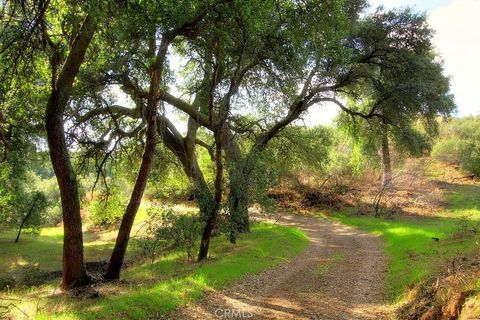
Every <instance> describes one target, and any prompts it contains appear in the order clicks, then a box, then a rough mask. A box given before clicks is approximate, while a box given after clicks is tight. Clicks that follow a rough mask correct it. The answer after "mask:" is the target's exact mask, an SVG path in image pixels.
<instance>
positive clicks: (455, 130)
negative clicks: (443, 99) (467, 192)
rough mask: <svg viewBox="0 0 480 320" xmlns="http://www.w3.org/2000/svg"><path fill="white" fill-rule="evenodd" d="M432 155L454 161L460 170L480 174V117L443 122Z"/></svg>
mask: <svg viewBox="0 0 480 320" xmlns="http://www.w3.org/2000/svg"><path fill="white" fill-rule="evenodd" d="M432 156H433V157H434V158H436V159H438V160H440V161H444V162H448V163H455V164H458V165H459V166H460V168H461V169H462V170H465V171H468V172H471V173H473V174H475V175H477V176H480V117H467V118H459V119H453V120H451V121H449V122H446V123H443V124H442V126H441V128H440V138H439V139H438V140H437V142H436V143H435V145H434V146H433V150H432Z"/></svg>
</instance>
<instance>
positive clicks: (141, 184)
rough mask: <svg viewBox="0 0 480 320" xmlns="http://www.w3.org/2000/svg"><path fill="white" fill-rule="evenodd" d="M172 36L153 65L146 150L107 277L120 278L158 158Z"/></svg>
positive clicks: (163, 45)
mask: <svg viewBox="0 0 480 320" xmlns="http://www.w3.org/2000/svg"><path fill="white" fill-rule="evenodd" d="M171 40H172V39H171V38H170V37H166V36H164V38H163V39H162V41H161V43H160V47H159V49H158V54H157V58H156V61H155V63H154V64H153V65H152V67H151V69H152V70H151V74H150V92H149V102H148V108H147V110H148V111H147V131H146V134H145V149H144V151H143V156H142V162H141V164H140V169H139V170H138V175H137V179H136V181H135V185H134V187H133V191H132V194H131V196H130V201H129V202H128V205H127V208H126V210H125V213H124V214H123V218H122V223H121V224H120V229H119V231H118V235H117V239H116V241H115V247H114V248H113V252H112V255H111V257H110V262H109V264H108V269H107V273H106V274H105V275H104V277H105V279H107V280H116V279H119V278H120V271H121V269H122V265H123V261H124V259H125V253H126V251H127V247H128V242H129V240H130V232H131V231H132V226H133V222H134V220H135V216H136V215H137V212H138V208H139V207H140V203H141V202H142V197H143V193H144V191H145V187H146V185H147V181H148V176H149V174H150V170H151V168H152V163H153V160H154V158H155V147H156V134H157V106H158V99H159V94H158V92H159V88H160V86H159V81H160V79H161V74H162V71H163V64H164V60H165V56H166V54H167V49H168V46H169V45H170V41H171Z"/></svg>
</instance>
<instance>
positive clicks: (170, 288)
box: [11, 224, 308, 319]
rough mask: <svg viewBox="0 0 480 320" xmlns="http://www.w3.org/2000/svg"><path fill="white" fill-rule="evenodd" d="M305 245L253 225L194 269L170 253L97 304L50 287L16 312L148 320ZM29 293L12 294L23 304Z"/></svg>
mask: <svg viewBox="0 0 480 320" xmlns="http://www.w3.org/2000/svg"><path fill="white" fill-rule="evenodd" d="M307 245H308V239H307V237H306V235H305V234H304V233H303V232H301V231H300V230H298V229H295V228H289V227H283V226H278V225H275V226H272V225H269V224H256V225H254V226H253V227H252V232H251V233H249V234H247V235H243V236H242V237H241V238H240V239H239V242H238V244H237V245H231V244H229V243H228V241H227V239H226V238H225V237H223V236H220V237H216V238H214V239H213V241H212V244H211V254H212V256H211V258H210V260H209V261H208V262H206V263H203V264H197V263H192V262H188V261H186V260H185V258H184V255H183V254H181V253H178V252H177V253H171V254H168V255H167V256H165V257H162V258H161V259H159V260H158V261H156V262H155V263H154V264H146V265H142V266H137V267H134V268H131V269H129V270H127V271H126V272H125V273H124V275H123V278H124V280H125V282H121V283H118V284H115V285H112V286H114V287H113V288H111V291H112V292H109V291H108V286H107V289H105V290H106V292H107V294H105V295H103V296H102V297H101V298H99V299H94V300H89V301H81V302H79V301H75V299H71V298H68V297H65V296H55V295H53V296H52V295H51V291H52V289H53V285H44V286H42V287H40V288H36V289H34V290H33V292H31V293H28V294H29V295H30V296H31V297H33V298H30V299H29V300H27V301H26V300H25V299H24V300H23V301H22V302H21V303H20V304H19V307H20V308H21V309H22V310H24V311H25V312H27V313H28V314H30V315H32V316H33V318H37V319H118V318H128V319H151V318H155V317H157V316H159V315H161V314H165V313H167V312H169V311H171V310H173V309H175V308H177V307H179V306H182V305H184V304H186V303H188V302H190V301H193V300H195V299H197V298H199V297H200V296H201V295H202V294H203V293H204V292H205V290H209V289H218V288H221V287H222V286H224V285H226V284H228V283H230V282H232V281H233V280H236V279H239V278H241V277H243V276H245V275H246V274H250V273H256V272H259V271H261V270H263V269H266V268H269V267H272V266H274V265H276V264H279V263H281V262H283V261H285V260H287V259H289V258H291V257H292V256H294V255H297V254H299V253H301V252H302V251H303V250H304V249H305V248H306V246H307ZM26 294H27V293H26V292H24V291H19V292H12V293H11V298H16V297H18V298H19V299H21V297H22V296H25V295H26Z"/></svg>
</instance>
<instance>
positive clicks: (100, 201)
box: [88, 188, 127, 226]
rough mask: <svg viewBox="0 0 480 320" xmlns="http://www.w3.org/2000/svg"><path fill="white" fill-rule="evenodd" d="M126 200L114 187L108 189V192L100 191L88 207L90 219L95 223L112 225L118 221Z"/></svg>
mask: <svg viewBox="0 0 480 320" xmlns="http://www.w3.org/2000/svg"><path fill="white" fill-rule="evenodd" d="M126 202H127V201H126V199H125V198H124V197H123V195H122V194H121V192H120V191H119V190H117V189H116V188H114V189H112V190H110V194H106V193H102V194H101V195H100V196H99V197H98V198H96V199H95V200H93V201H92V202H91V203H90V206H89V207H88V211H89V212H90V219H91V220H92V222H93V223H94V224H95V225H101V226H111V225H114V224H116V223H117V222H118V221H120V219H121V217H122V215H123V211H124V209H125V206H126Z"/></svg>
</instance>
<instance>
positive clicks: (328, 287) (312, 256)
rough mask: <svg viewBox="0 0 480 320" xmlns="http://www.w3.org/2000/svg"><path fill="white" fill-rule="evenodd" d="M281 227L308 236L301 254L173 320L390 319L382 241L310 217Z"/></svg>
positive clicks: (292, 219)
mask: <svg viewBox="0 0 480 320" xmlns="http://www.w3.org/2000/svg"><path fill="white" fill-rule="evenodd" d="M278 223H281V224H283V225H288V226H296V227H298V228H300V229H302V230H304V231H305V232H306V234H307V235H308V237H309V238H310V242H311V243H310V245H309V247H308V248H307V250H306V251H305V252H304V253H302V254H301V255H299V256H297V257H295V258H293V259H292V260H290V261H288V262H286V263H283V264H281V265H279V266H277V267H275V268H272V269H269V270H266V271H264V272H262V273H260V274H257V275H253V276H249V277H247V278H245V279H243V280H241V281H239V282H237V283H235V284H234V285H232V286H230V287H229V288H226V289H224V290H222V291H213V292H210V293H208V294H207V296H206V297H205V298H204V299H202V300H201V301H200V302H198V303H196V304H194V305H189V306H187V307H185V308H183V309H181V310H179V311H177V312H175V313H174V314H171V315H170V316H169V318H170V319H235V318H236V319H242V318H243V319H335V320H338V319H349V320H350V319H388V314H387V311H386V309H385V308H384V307H383V304H384V294H383V291H384V288H385V276H386V272H387V271H386V270H387V267H386V257H385V255H384V253H383V250H382V241H381V239H380V238H378V237H375V236H373V235H369V234H365V233H362V232H360V231H358V230H356V229H353V228H349V227H346V226H342V225H339V224H335V223H332V222H329V221H326V220H321V219H317V218H310V217H299V216H285V217H284V218H282V219H281V220H280V221H279V222H278Z"/></svg>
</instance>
